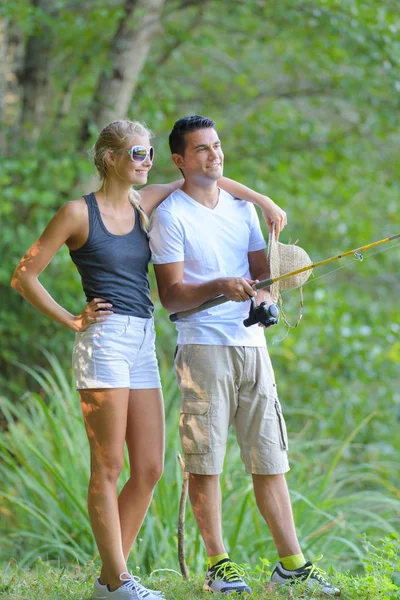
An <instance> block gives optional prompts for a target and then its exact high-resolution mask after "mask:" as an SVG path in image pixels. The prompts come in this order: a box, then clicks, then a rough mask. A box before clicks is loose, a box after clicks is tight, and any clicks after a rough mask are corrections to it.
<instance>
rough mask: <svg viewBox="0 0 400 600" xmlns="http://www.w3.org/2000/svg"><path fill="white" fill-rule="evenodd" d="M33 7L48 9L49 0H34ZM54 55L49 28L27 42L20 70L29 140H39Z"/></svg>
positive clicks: (23, 115) (43, 29)
mask: <svg viewBox="0 0 400 600" xmlns="http://www.w3.org/2000/svg"><path fill="white" fill-rule="evenodd" d="M32 4H33V6H35V7H38V8H41V9H42V10H43V11H45V12H48V9H49V5H48V0H33V2H32ZM50 56H51V36H50V31H48V27H47V26H44V25H42V27H41V29H40V30H39V31H37V32H35V33H34V35H32V36H31V37H30V38H29V39H28V41H27V44H26V48H25V60H24V65H23V68H22V72H21V82H22V83H23V90H24V94H23V99H22V118H21V125H22V128H23V129H24V137H25V139H27V140H31V141H37V140H38V139H39V137H40V133H41V126H42V125H43V123H44V119H45V116H46V107H47V103H48V101H49V97H50V95H49V94H48V87H49V64H50Z"/></svg>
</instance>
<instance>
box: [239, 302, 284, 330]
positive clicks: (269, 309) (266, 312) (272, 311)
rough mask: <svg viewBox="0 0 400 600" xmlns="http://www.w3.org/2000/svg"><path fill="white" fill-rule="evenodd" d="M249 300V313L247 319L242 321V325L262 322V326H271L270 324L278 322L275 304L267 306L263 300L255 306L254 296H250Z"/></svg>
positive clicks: (248, 325) (277, 311)
mask: <svg viewBox="0 0 400 600" xmlns="http://www.w3.org/2000/svg"><path fill="white" fill-rule="evenodd" d="M250 300H251V306H250V313H249V316H248V317H247V319H245V320H244V321H243V325H244V326H245V327H251V326H252V325H255V324H256V323H262V324H263V325H264V327H271V325H276V324H277V323H278V321H279V308H278V307H277V306H276V304H271V305H270V306H267V303H266V302H265V301H264V302H261V304H259V305H258V306H256V301H255V300H254V297H251V298H250Z"/></svg>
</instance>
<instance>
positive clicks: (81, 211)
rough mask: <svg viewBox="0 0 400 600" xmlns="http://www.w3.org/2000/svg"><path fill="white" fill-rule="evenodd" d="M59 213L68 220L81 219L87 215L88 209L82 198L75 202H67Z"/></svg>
mask: <svg viewBox="0 0 400 600" xmlns="http://www.w3.org/2000/svg"><path fill="white" fill-rule="evenodd" d="M60 212H61V213H63V214H64V215H65V216H68V217H70V218H77V219H79V218H82V217H84V216H85V215H87V214H88V207H87V204H86V200H85V198H83V196H82V197H81V198H78V199H77V200H69V201H68V202H66V203H65V204H63V206H62V207H61V208H60Z"/></svg>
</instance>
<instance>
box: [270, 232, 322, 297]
mask: <svg viewBox="0 0 400 600" xmlns="http://www.w3.org/2000/svg"><path fill="white" fill-rule="evenodd" d="M268 260H269V267H270V277H271V278H272V279H275V277H280V276H281V275H286V273H291V272H292V271H297V270H298V269H302V268H303V267H307V266H308V265H311V264H312V260H311V259H310V257H309V256H308V254H307V252H306V251H305V250H303V248H300V246H296V245H295V244H282V243H281V242H277V241H276V239H275V232H274V229H272V231H271V232H270V234H269V241H268ZM311 271H312V269H310V270H309V271H304V273H299V274H298V275H292V277H288V278H287V279H282V280H281V281H277V282H276V283H273V284H272V285H271V296H272V299H273V301H274V302H278V300H279V297H280V294H281V292H284V291H286V290H293V289H295V288H301V286H302V285H304V284H305V282H306V281H307V279H308V278H309V277H310V275H311Z"/></svg>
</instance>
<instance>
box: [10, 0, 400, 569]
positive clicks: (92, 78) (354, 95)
mask: <svg viewBox="0 0 400 600" xmlns="http://www.w3.org/2000/svg"><path fill="white" fill-rule="evenodd" d="M399 28H400V14H399V11H398V6H397V2H395V1H394V0H381V1H380V2H379V3H378V2H376V0H365V1H362V0H279V1H277V0H276V1H267V0H236V1H230V0H201V1H196V0H81V1H80V2H76V0H55V1H51V2H50V0H19V1H18V2H13V1H11V0H6V2H5V3H4V4H3V5H2V7H1V8H0V56H1V61H0V118H1V123H2V127H1V131H0V152H1V162H0V184H1V190H2V200H1V203H0V217H1V232H2V234H1V238H0V245H1V255H2V262H1V265H0V286H1V299H2V302H1V305H0V338H1V353H0V362H1V387H2V392H3V396H4V397H6V398H8V399H11V400H12V401H13V402H16V403H18V402H19V400H18V398H19V397H20V396H21V394H22V393H23V392H24V391H25V389H26V387H27V386H29V385H31V382H29V383H27V375H26V372H25V371H24V370H22V369H21V368H19V367H17V366H16V365H15V362H16V361H18V362H19V363H22V364H25V365H29V366H33V365H39V366H40V365H42V366H43V365H45V364H47V362H46V359H45V358H44V356H43V353H42V351H41V348H46V350H47V351H48V352H50V353H52V354H54V355H56V356H57V357H58V358H59V360H60V361H61V365H62V367H63V368H64V370H65V372H66V373H69V372H70V350H71V347H72V342H73V340H72V336H71V333H70V332H69V331H67V330H64V329H62V328H61V327H60V326H58V325H57V324H55V323H53V322H51V321H50V320H48V319H46V318H45V317H44V316H42V315H40V314H39V313H37V312H36V311H35V310H34V309H33V308H32V307H31V306H29V305H28V304H27V303H26V302H25V301H24V300H23V299H22V298H20V297H19V296H17V295H16V293H15V292H14V291H12V290H11V288H10V287H9V281H10V279H11V275H12V272H13V269H14V268H15V266H16V264H17V263H18V261H19V259H20V257H21V255H22V254H23V253H24V252H25V250H26V249H27V248H28V247H29V246H30V244H31V243H32V242H33V241H34V240H35V239H36V238H37V237H38V235H39V234H40V233H41V231H42V230H43V228H44V227H45V225H46V223H47V222H48V221H49V219H50V218H51V216H52V214H53V213H54V212H55V211H56V210H57V209H58V208H59V206H60V205H61V204H63V203H64V202H65V201H67V200H69V199H73V198H77V197H79V196H80V195H81V194H82V193H86V192H88V191H91V189H93V186H94V185H95V179H94V175H93V174H94V170H93V168H92V165H91V162H90V159H89V157H88V151H89V150H90V147H91V145H92V144H93V143H94V141H95V139H96V135H97V133H98V131H99V130H100V128H101V127H102V126H104V125H105V124H106V123H107V122H109V121H111V120H114V119H118V118H124V117H128V118H132V119H139V120H142V121H145V122H146V123H147V124H148V125H149V126H150V127H151V129H152V130H153V131H154V132H155V134H156V138H155V140H154V144H155V146H156V162H155V165H154V168H153V170H152V173H151V178H150V182H163V181H170V180H172V179H174V178H177V177H178V176H179V173H178V172H177V170H176V168H175V167H174V165H173V163H172V161H171V159H170V156H169V150H168V144H167V138H168V133H169V131H170V129H171V127H172V124H173V122H174V121H175V120H176V119H177V118H179V117H181V116H184V115H186V114H191V113H199V114H204V115H207V116H210V117H212V118H213V119H214V120H215V121H216V122H217V127H218V132H219V134H220V137H221V139H222V142H223V149H224V152H225V174H226V175H227V176H228V177H231V178H234V179H237V180H239V181H241V182H243V183H245V184H247V185H249V186H250V187H253V188H255V189H257V190H258V191H260V192H262V193H265V194H267V195H269V196H271V197H272V198H273V199H274V200H275V201H276V202H277V203H278V204H279V205H280V206H282V207H283V208H284V209H285V210H286V211H287V213H288V220H289V225H288V227H287V228H286V229H285V231H284V232H283V234H282V236H281V240H282V241H285V242H287V241H289V240H291V241H295V240H297V239H298V240H299V243H300V245H301V246H302V247H304V248H305V249H306V250H307V252H308V253H309V254H310V256H311V258H312V259H313V260H314V261H317V260H321V259H323V258H326V257H328V256H331V255H334V254H339V253H340V252H342V251H345V250H349V249H350V248H356V247H358V246H361V245H363V244H366V243H368V242H370V241H374V240H378V239H381V238H383V237H386V236H389V235H392V234H395V233H398V232H399V229H400V227H399V225H400V216H399V190H400V185H399V179H398V177H397V172H398V164H399V159H400V150H399V139H400V138H399V108H400V72H399V63H400V42H399ZM264 231H265V233H266V235H267V230H266V228H265V229H264ZM393 246H394V247H393ZM381 250H382V252H380V253H379V254H377V255H376V256H367V260H366V261H365V262H364V263H362V264H359V263H358V262H354V261H352V260H350V261H347V268H346V269H339V270H337V268H338V267H342V266H343V265H342V264H341V263H334V265H331V266H329V268H326V269H325V270H324V269H322V270H316V271H315V274H314V276H313V277H312V278H311V279H310V280H309V283H308V284H307V285H306V286H305V288H304V297H305V309H304V317H303V320H302V323H301V325H300V327H299V328H298V329H296V330H294V331H291V332H289V333H288V334H287V335H286V332H285V329H284V327H283V326H282V325H279V326H278V327H277V328H275V329H274V330H269V331H268V332H267V337H268V340H269V347H270V353H271V356H272V359H273V362H274V365H275V370H276V376H277V381H278V385H279V388H280V397H281V400H282V402H283V406H284V408H285V407H286V415H287V421H288V427H289V432H290V433H291V435H292V439H293V442H292V461H293V464H294V468H293V472H292V473H291V474H290V476H289V484H290V487H291V488H292V489H293V491H294V492H293V493H295V494H296V493H297V494H299V495H300V490H307V489H310V488H312V486H313V479H312V477H311V476H310V473H311V471H312V472H313V473H314V474H318V475H319V476H320V477H321V478H322V479H321V480H320V481H323V482H324V483H323V485H322V484H321V485H322V488H321V489H324V490H325V492H326V493H327V498H326V502H327V503H328V505H329V502H330V501H331V500H332V498H333V497H335V498H340V497H341V494H344V491H343V490H344V488H345V489H346V494H347V496H346V498H350V496H351V494H352V493H353V492H354V493H355V492H356V491H357V492H360V491H362V492H368V494H373V493H374V492H375V491H380V492H382V494H383V496H382V498H385V497H386V498H390V501H391V504H390V505H389V504H388V505H387V507H386V509H385V507H384V504H385V503H384V500H382V503H381V504H379V506H378V505H376V506H375V508H374V509H372V508H371V511H372V512H373V511H375V513H380V514H381V516H382V522H381V525H380V527H381V530H382V531H380V530H379V527H375V529H373V531H372V530H371V531H370V534H371V535H372V536H375V537H376V536H378V537H379V535H381V534H382V533H383V530H384V531H385V532H390V531H393V530H396V529H397V530H398V529H399V522H400V494H399V490H398V482H399V474H400V468H399V460H398V458H399V450H400V438H399V436H398V435H397V433H398V429H399V421H400V386H399V381H400V377H399V375H400V340H399V331H400V317H399V309H398V297H399V293H400V282H399V265H400V261H399V246H398V245H397V246H396V245H395V244H392V247H390V246H389V245H387V246H382V247H381ZM371 254H372V253H371ZM349 262H350V263H351V264H350V265H348V263H349ZM331 271H334V273H331ZM328 273H329V275H328ZM321 276H323V277H321ZM41 281H42V282H43V284H44V285H45V286H46V287H47V289H48V290H49V291H50V293H51V294H52V295H53V296H54V298H55V299H56V300H57V301H58V302H59V303H60V304H62V305H63V306H65V308H67V309H68V310H70V311H71V312H73V313H76V314H77V313H78V312H80V311H81V310H82V308H83V306H84V304H85V301H84V297H83V293H82V291H81V287H80V282H79V279H78V276H77V272H76V270H75V268H74V266H73V264H72V262H71V261H70V259H69V255H68V252H67V250H66V249H65V248H64V249H62V250H61V251H60V252H59V253H58V255H57V256H56V257H55V258H54V260H53V261H52V262H51V264H50V265H49V266H48V268H47V269H46V271H45V272H44V273H43V276H42V277H41ZM152 282H153V286H152V287H153V296H154V300H155V303H156V313H155V317H156V326H157V332H158V351H159V359H160V365H161V369H162V375H163V380H164V381H170V373H171V369H172V351H173V346H174V326H173V325H172V324H171V323H169V321H168V318H167V315H166V313H165V311H163V309H162V308H161V306H160V305H159V303H158V300H157V292H156V287H155V284H154V278H153V275H152ZM284 303H285V307H286V312H287V313H288V316H289V319H290V318H292V320H294V319H295V317H296V314H297V313H296V311H297V310H298V297H297V296H296V293H295V292H292V293H291V294H287V295H285V297H284ZM168 385H169V384H168ZM171 385H173V384H171ZM171 397H173V400H172V402H173V408H174V410H175V411H178V404H179V398H178V395H177V393H176V389H175V391H174V393H173V394H172V396H171ZM76 401H77V398H76ZM174 423H175V424H174V427H176V422H175V421H174ZM169 435H171V436H174V444H175V439H176V431H173V430H171V431H170V433H169ZM300 442H301V443H300ZM342 444H343V445H342ZM177 447H178V446H177ZM325 450H333V451H334V452H337V454H334V458H332V456H331V457H330V459H329V460H330V461H331V462H329V463H324V458H323V457H324V456H325V454H324V453H323V451H325ZM332 461H333V462H332ZM339 461H340V462H341V464H343V465H344V468H345V477H344V478H343V479H342V480H341V481H342V483H340V485H339V484H338V483H337V482H336V484H335V485H333V483H332V486H331V480H330V477H331V475H332V470H333V468H334V467H335V468H336V465H337V463H338V462H339ZM310 465H313V466H312V468H311V467H310ZM313 469H314V471H313ZM172 473H175V471H173V470H172ZM316 491H318V490H316ZM325 492H324V493H325ZM342 497H344V496H342ZM246 502H247V500H246ZM249 502H250V501H249ZM358 503H359V499H357V501H356V507H357V506H359V504H358ZM339 505H340V502H339ZM339 505H338V507H337V508H335V511H334V513H335V514H334V517H332V518H333V519H334V520H335V519H337V522H342V525H340V527H342V530H341V536H342V538H346V536H347V530H346V527H349V528H350V529H351V525H350V524H349V521H348V515H346V511H345V510H344V509H340V508H339ZM243 506H245V505H243ZM246 506H247V505H246ZM247 508H248V507H247ZM295 510H297V508H296V506H295ZM309 510H310V512H311V513H312V512H313V509H312V508H310V509H309ZM343 511H344V512H343ZM372 512H371V513H370V515H369V516H368V515H367V514H365V515H364V517H363V520H364V522H365V523H368V520H369V518H370V516H371V514H372ZM296 514H297V516H298V517H300V516H301V518H302V519H303V523H304V522H305V521H307V518H308V514H307V511H306V510H305V511H303V512H301V511H298V513H296ZM256 519H257V518H256V517H254V518H253V521H254V522H257V521H256ZM346 519H347V521H346ZM332 522H333V521H332V519H331V518H330V517H329V518H328V517H327V523H328V524H326V523H325V524H324V523H321V524H320V525H319V526H320V527H321V528H323V527H326V528H327V529H325V530H324V531H323V533H325V532H326V531H327V532H328V533H329V534H331V533H332V530H334V529H335V527H336V525H335V524H334V525H332V524H331V525H329V523H332ZM304 527H305V528H306V527H307V526H306V524H304ZM365 528H366V529H368V527H367V525H365ZM356 533H358V534H362V533H364V528H363V527H362V526H361V525H360V528H359V530H358V531H357V532H356ZM318 535H319V534H318ZM318 535H317V533H315V536H316V537H318ZM333 535H336V533H335V532H334V533H333ZM307 536H311V537H310V539H312V533H310V532H309V531H308V532H307V535H306V534H304V539H306V537H307ZM355 539H356V538H355ZM231 540H232V542H233V541H235V542H237V538H236V537H235V536H233V537H232V538H231ZM351 544H352V545H353V546H352V548H351V552H352V553H353V555H357V557H358V558H360V556H361V555H362V553H361V554H360V552H361V551H359V549H358V548H359V547H358V546H357V543H356V542H351ZM349 545H350V542H349ZM249 556H250V555H249ZM346 556H347V555H346V552H345V551H340V550H338V551H337V554H336V556H334V557H332V561H335V560H337V561H339V560H340V558H342V559H343V557H346Z"/></svg>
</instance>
